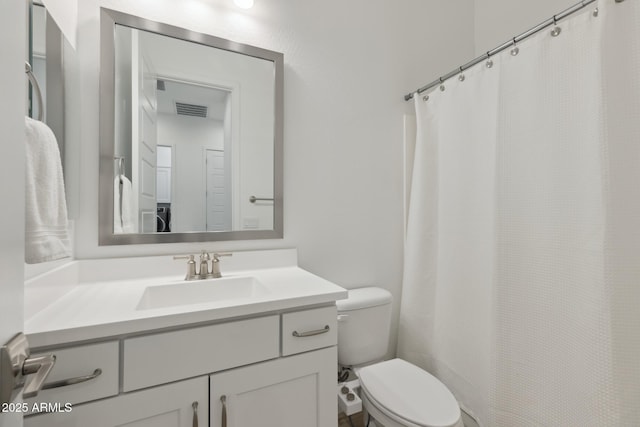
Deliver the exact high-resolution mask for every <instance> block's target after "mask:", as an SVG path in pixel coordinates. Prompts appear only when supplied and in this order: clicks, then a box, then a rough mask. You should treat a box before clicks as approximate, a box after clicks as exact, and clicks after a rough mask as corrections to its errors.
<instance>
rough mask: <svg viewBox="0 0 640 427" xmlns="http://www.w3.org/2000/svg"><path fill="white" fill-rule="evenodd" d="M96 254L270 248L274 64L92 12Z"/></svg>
mask: <svg viewBox="0 0 640 427" xmlns="http://www.w3.org/2000/svg"><path fill="white" fill-rule="evenodd" d="M100 25H101V64H100V188H99V191H100V195H99V204H100V212H99V224H100V225H99V244H100V245H121V244H142V243H174V242H196V241H224V240H248V239H272V238H281V237H282V230H283V215H282V208H283V205H282V159H283V140H282V138H283V136H282V134H283V80H284V78H283V66H284V61H283V55H282V54H281V53H278V52H273V51H269V50H266V49H261V48H257V47H254V46H249V45H245V44H241V43H235V42H232V41H229V40H225V39H221V38H218V37H214V36H211V35H207V34H201V33H196V32H193V31H190V30H186V29H183V28H178V27H174V26H171V25H168V24H163V23H158V22H153V21H149V20H146V19H143V18H140V17H136V16H132V15H128V14H125V13H121V12H117V11H113V10H109V9H104V8H102V9H101V22H100Z"/></svg>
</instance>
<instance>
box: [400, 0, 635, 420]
mask: <svg viewBox="0 0 640 427" xmlns="http://www.w3.org/2000/svg"><path fill="white" fill-rule="evenodd" d="M595 7H596V6H595V4H594V5H591V6H590V7H589V8H587V9H588V10H586V9H585V10H584V11H583V12H580V13H579V14H576V15H574V16H572V17H570V18H568V19H567V20H565V21H562V22H560V23H559V27H560V28H561V30H562V31H561V33H560V34H559V35H558V36H557V37H553V36H551V34H550V29H549V30H546V31H543V32H542V33H539V34H538V35H536V36H534V37H532V38H530V39H528V40H526V41H523V42H522V43H520V44H519V45H518V48H519V53H518V54H517V55H515V56H513V55H511V54H510V52H509V51H510V49H507V51H505V52H503V53H501V54H499V55H497V56H496V57H494V58H492V60H493V67H491V68H488V67H486V66H485V65H484V64H482V65H479V66H476V67H475V68H473V69H472V70H469V71H467V72H465V77H466V78H465V79H464V81H460V80H458V79H451V80H450V81H447V82H446V83H445V86H446V89H445V90H444V91H440V90H439V89H436V90H435V91H433V92H432V93H430V94H429V99H428V100H427V101H425V100H424V99H423V96H422V95H420V96H416V114H417V122H418V132H417V134H418V136H417V141H416V152H415V165H414V173H413V179H412V192H411V201H410V209H409V223H408V229H407V238H406V250H405V267H404V283H403V293H402V303H401V313H400V326H399V337H398V355H399V356H400V357H402V358H404V359H406V360H409V361H411V362H414V363H416V364H418V365H420V366H422V367H424V368H425V369H427V370H429V371H430V372H432V373H433V374H435V375H436V376H437V377H439V378H440V379H441V380H442V381H443V382H444V383H445V384H446V385H447V386H448V387H449V388H450V389H451V390H452V392H453V393H454V395H455V396H456V398H457V399H458V400H459V402H460V404H461V406H462V407H463V409H465V410H466V411H467V412H469V413H470V414H472V415H473V416H474V417H476V418H477V420H478V421H479V423H480V424H481V425H482V426H486V427H494V426H500V427H501V426H504V427H517V426H547V427H572V426H576V427H578V426H579V427H585V426H594V427H596V426H597V427H603V426H616V427H618V426H624V427H626V426H629V427H638V426H640V2H639V1H636V0H631V1H625V2H623V3H614V2H613V0H607V1H606V2H604V1H602V2H600V4H598V5H597V7H599V13H598V14H597V16H594V13H593V10H594V8H595Z"/></svg>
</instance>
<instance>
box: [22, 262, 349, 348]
mask: <svg viewBox="0 0 640 427" xmlns="http://www.w3.org/2000/svg"><path fill="white" fill-rule="evenodd" d="M291 251H294V252H293V253H292V252H291ZM265 254H266V256H265ZM234 258H235V260H234V262H233V263H232V262H228V263H226V262H225V261H227V260H226V259H225V261H223V262H224V263H223V264H222V265H223V267H222V271H223V275H224V277H246V276H251V277H254V278H256V279H258V280H259V281H260V283H261V284H262V285H263V286H264V287H265V288H266V289H267V290H268V292H266V293H264V294H260V295H257V296H253V297H251V298H238V299H227V300H222V301H210V302H203V303H196V304H188V305H176V306H171V307H163V308H154V309H138V308H137V307H138V304H139V302H140V299H141V297H142V295H143V293H144V292H145V290H146V288H147V287H149V286H157V285H164V284H168V285H170V284H176V283H187V284H188V283H197V282H183V279H184V273H182V272H180V273H177V272H176V271H177V270H184V269H185V268H184V265H183V263H179V265H178V267H176V263H175V261H173V260H172V259H171V257H145V258H139V259H135V258H123V259H107V260H86V261H73V262H71V263H69V264H68V265H64V266H62V267H59V268H57V269H56V270H54V271H52V272H49V273H45V274H43V275H40V276H37V277H35V278H33V279H31V280H29V281H28V282H27V283H26V284H25V286H26V288H25V317H26V318H25V333H26V335H27V337H28V340H29V343H30V345H31V347H32V348H37V347H43V346H50V345H60V344H67V343H72V342H78V341H87V340H95V339H101V338H106V337H112V336H123V335H127V334H134V333H141V332H144V331H149V330H155V329H161V328H171V327H178V326H182V325H189V324H196V323H203V322H209V321H219V320H223V319H230V318H238V317H246V316H255V315H259V314H261V313H267V312H274V311H280V310H291V309H295V308H296V307H304V306H310V305H318V304H329V303H333V302H334V301H336V300H339V299H343V298H346V297H347V291H346V290H345V289H343V288H341V287H340V286H338V285H335V284H333V283H331V282H329V281H327V280H325V279H322V278H320V277H318V276H316V275H314V274H312V273H309V272H308V271H305V270H303V269H301V268H299V267H298V266H297V257H296V255H295V250H278V251H259V252H246V253H236V254H234ZM269 258H271V260H272V261H273V262H269ZM256 259H259V260H260V262H255V261H256ZM247 264H250V265H259V266H260V267H261V268H256V269H253V268H246V267H247ZM131 266H134V267H135V270H133V271H135V276H138V277H136V278H130V276H131V274H130V273H129V274H127V270H129V271H131ZM225 267H226V268H225ZM145 269H151V270H152V271H153V272H154V273H156V274H155V275H154V276H153V277H149V275H146V277H139V276H145V274H144V271H145ZM167 273H169V274H167ZM158 274H160V275H158ZM87 276H91V277H94V279H93V280H87V278H86V277H87ZM127 276H128V277H127ZM215 280H216V279H211V284H212V286H215Z"/></svg>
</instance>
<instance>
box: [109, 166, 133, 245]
mask: <svg viewBox="0 0 640 427" xmlns="http://www.w3.org/2000/svg"><path fill="white" fill-rule="evenodd" d="M132 197H133V192H132V191H131V181H129V179H128V178H127V177H126V176H124V175H118V176H116V179H115V180H114V181H113V233H114V234H122V233H135V232H136V215H135V212H134V211H133V199H132Z"/></svg>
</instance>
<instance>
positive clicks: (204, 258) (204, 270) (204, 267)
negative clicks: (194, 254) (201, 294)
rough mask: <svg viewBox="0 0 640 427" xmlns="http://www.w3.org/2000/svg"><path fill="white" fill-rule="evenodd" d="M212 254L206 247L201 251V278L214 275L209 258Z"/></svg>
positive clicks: (199, 274) (208, 277) (199, 273)
mask: <svg viewBox="0 0 640 427" xmlns="http://www.w3.org/2000/svg"><path fill="white" fill-rule="evenodd" d="M210 259H211V256H210V255H209V254H208V253H207V251H205V250H204V249H203V250H202V252H200V271H199V272H198V276H199V278H200V279H211V278H212V277H213V276H212V275H211V273H209V260H210Z"/></svg>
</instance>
